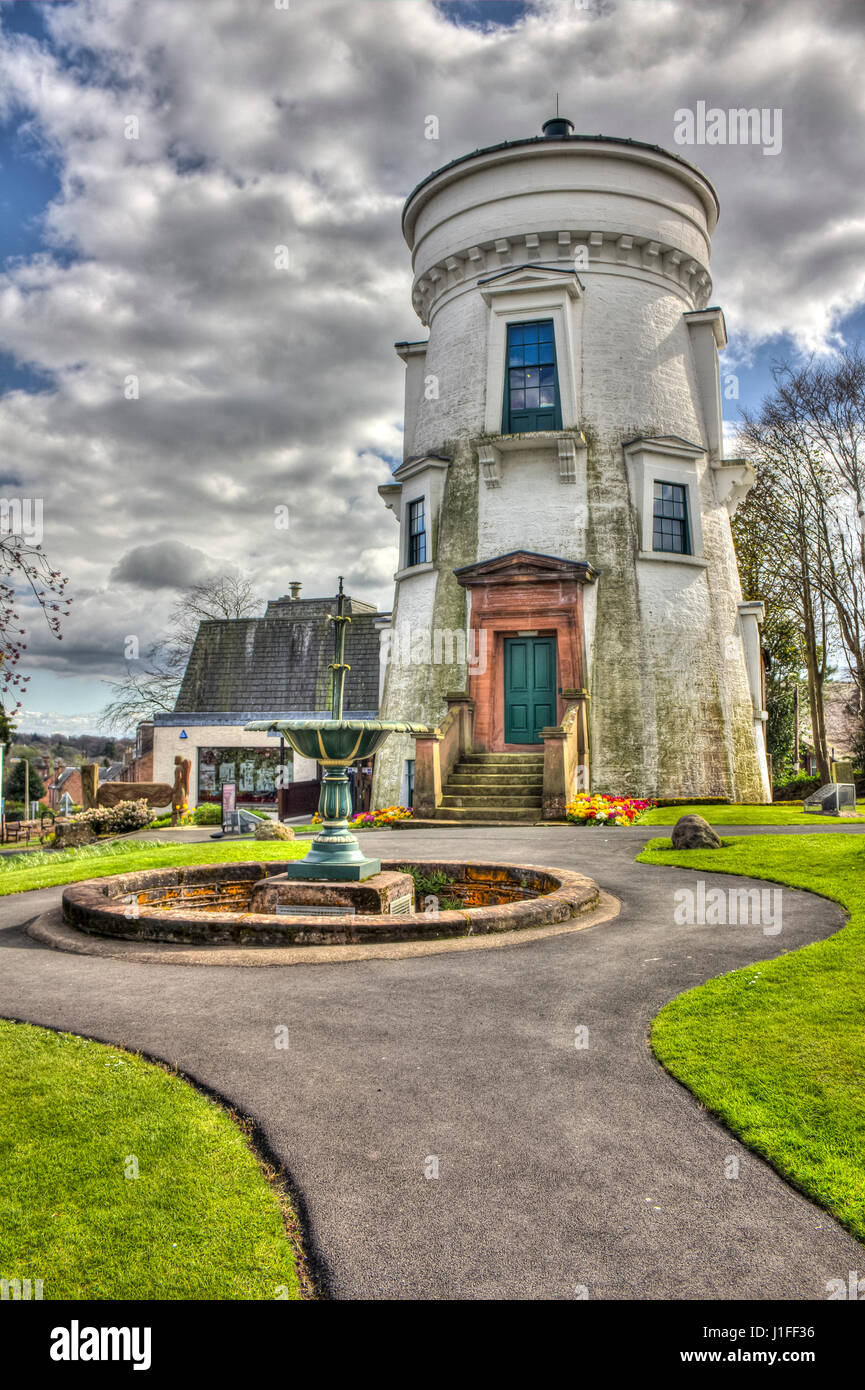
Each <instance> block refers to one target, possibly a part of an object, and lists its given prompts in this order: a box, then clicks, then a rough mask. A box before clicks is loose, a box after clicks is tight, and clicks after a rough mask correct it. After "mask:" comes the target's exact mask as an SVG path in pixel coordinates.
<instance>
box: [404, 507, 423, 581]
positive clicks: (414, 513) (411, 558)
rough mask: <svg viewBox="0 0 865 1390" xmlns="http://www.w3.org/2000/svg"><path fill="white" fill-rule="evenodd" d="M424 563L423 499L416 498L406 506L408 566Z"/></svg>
mask: <svg viewBox="0 0 865 1390" xmlns="http://www.w3.org/2000/svg"><path fill="white" fill-rule="evenodd" d="M425 563H426V516H425V512H424V499H423V498H422V497H418V498H416V500H415V501H414V502H409V504H408V565H409V568H410V567H411V566H412V565H423V564H425Z"/></svg>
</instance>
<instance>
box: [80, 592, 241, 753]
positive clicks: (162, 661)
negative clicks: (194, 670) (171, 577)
mask: <svg viewBox="0 0 865 1390" xmlns="http://www.w3.org/2000/svg"><path fill="white" fill-rule="evenodd" d="M258 607H259V604H258V599H257V597H256V594H255V590H254V589H253V586H252V584H251V582H250V581H249V580H248V579H246V578H245V577H244V576H243V575H240V574H227V575H223V576H222V577H220V578H218V579H212V580H207V581H206V582H205V583H203V584H193V585H192V587H191V588H189V589H186V590H184V592H183V593H182V594H181V595H180V596H179V597H178V599H177V600H176V602H175V603H174V605H173V607H172V609H171V613H170V615H169V628H168V631H167V632H166V633H165V635H164V636H163V637H160V638H158V639H157V641H156V642H154V643H153V644H152V646H150V647H149V648H148V650H147V653H146V655H145V657H144V660H143V661H141V662H127V665H126V674H125V676H123V677H122V679H121V680H119V681H106V682H105V684H106V685H107V686H108V687H109V689H110V690H111V691H112V692H113V693H112V698H111V699H110V700H109V702H108V703H107V704H106V705H105V707H104V709H103V710H102V711H101V713H100V716H99V723H100V727H102V728H104V729H113V730H117V731H118V732H127V731H128V730H130V729H132V728H134V727H135V725H136V724H139V723H140V722H141V721H142V720H143V719H152V718H153V716H154V714H158V713H161V712H167V711H168V710H172V709H174V705H175V701H176V700H177V693H178V691H179V689H180V685H181V682H182V680H183V673H184V671H185V670H186V663H187V662H188V660H189V654H190V652H191V651H192V646H193V643H194V642H195V638H196V635H197V633H198V625H199V623H201V622H204V621H206V620H207V619H208V618H248V617H252V616H253V615H254V614H255V613H256V611H257V610H258Z"/></svg>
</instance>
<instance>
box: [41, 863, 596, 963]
mask: <svg viewBox="0 0 865 1390" xmlns="http://www.w3.org/2000/svg"><path fill="white" fill-rule="evenodd" d="M293 862H294V861H291V860H289V861H279V860H265V861H260V860H244V861H238V862H235V863H228V864H197V865H186V866H184V865H177V866H171V867H167V868H162V869H145V870H141V871H139V872H137V873H125V874H113V875H111V876H106V877H105V878H100V879H88V880H84V881H82V882H79V883H75V884H70V885H68V886H67V887H66V888H65V889H64V891H63V898H62V902H63V918H64V921H65V922H66V924H67V925H68V926H72V927H75V928H76V929H77V930H79V931H82V932H85V933H87V934H89V935H98V936H109V937H116V938H119V939H122V940H139V941H141V940H150V941H159V940H163V941H172V940H173V941H181V942H190V943H192V942H199V943H200V942H202V941H212V942H213V944H221V943H223V942H224V941H225V940H227V939H233V940H236V941H237V943H238V944H239V945H242V944H250V945H251V944H255V943H256V942H258V941H260V942H266V941H267V938H276V939H275V940H274V942H273V944H276V945H280V944H283V943H284V944H285V945H299V944H322V942H325V943H327V941H328V938H330V937H332V938H333V939H334V944H338V940H337V938H340V937H345V936H346V935H347V936H348V937H349V938H350V939H352V940H375V939H378V940H385V939H386V938H387V937H390V938H392V939H395V940H406V941H409V940H412V939H418V938H435V937H438V938H441V937H460V936H468V935H473V934H476V933H481V934H484V933H489V932H501V931H515V930H521V929H524V928H525V929H530V928H531V927H533V926H545V925H549V924H551V923H559V922H564V921H568V920H570V919H571V918H574V917H578V916H580V915H582V914H583V913H584V912H587V911H588V910H590V909H591V908H593V907H595V906H596V905H597V902H598V899H599V889H598V885H597V884H596V883H595V882H594V881H593V880H592V879H590V878H588V877H587V876H585V875H583V874H579V873H576V872H574V871H573V870H570V869H559V868H550V867H549V866H547V865H541V864H502V863H501V862H499V861H485V860H471V861H457V862H454V861H444V860H437V859H430V860H426V859H425V860H417V859H411V858H408V857H406V858H402V859H399V860H388V861H386V862H384V863H383V864H382V868H383V869H386V870H391V871H396V870H399V869H402V868H404V867H408V866H411V867H420V868H424V869H431V868H439V869H441V870H443V871H445V872H455V871H466V870H469V871H471V870H475V871H478V872H479V873H480V874H484V872H485V871H496V872H499V873H501V872H504V873H506V874H507V875H509V876H510V882H514V876H516V875H519V874H520V873H529V874H539V875H543V876H544V877H545V878H546V879H548V880H550V881H551V886H550V888H549V889H548V890H547V891H541V892H539V893H538V894H537V895H536V896H534V897H530V898H523V899H520V900H518V901H516V902H507V903H501V904H496V905H480V906H477V907H464V908H460V909H453V908H448V909H443V910H441V911H439V913H438V914H437V916H436V917H434V918H433V917H431V916H430V915H429V914H426V913H422V912H414V913H406V914H401V915H399V916H396V915H384V914H381V915H379V914H372V913H370V914H363V915H358V916H348V915H346V916H342V915H339V916H337V915H334V916H332V917H327V918H319V917H311V916H310V915H308V914H303V913H299V914H298V915H294V914H292V915H288V914H279V915H274V914H270V913H251V912H245V911H239V912H232V911H213V912H211V913H208V912H207V908H206V907H204V908H195V907H194V906H191V905H190V903H189V902H188V901H187V902H186V903H184V902H183V900H178V902H177V906H176V907H170V908H165V907H163V908H159V909H158V910H155V911H152V912H148V910H147V904H146V903H143V904H141V908H140V910H139V911H138V913H137V915H130V913H129V904H130V900H131V899H132V898H133V896H134V895H137V894H138V893H140V892H144V891H146V890H147V889H148V888H154V889H155V888H171V887H182V886H183V885H184V884H186V885H188V886H194V885H196V884H200V885H204V886H206V885H207V884H208V883H217V884H218V883H221V882H222V883H232V882H233V883H237V882H243V881H252V882H258V881H263V880H265V879H266V878H271V877H275V876H276V875H277V874H279V873H281V872H282V871H283V870H284V869H285V868H286V867H287V866H288V865H290V864H291V863H293ZM256 869H258V870H259V871H260V872H259V873H257V874H256V873H254V872H253V871H254V870H256ZM220 870H223V871H227V872H224V873H223V875H222V876H221V877H220V876H219V872H218V871H220ZM462 881H463V882H466V881H468V882H471V881H472V880H471V879H467V880H466V879H463V880H462ZM479 881H481V882H483V881H484V880H483V879H480V880H479ZM304 938H308V940H304Z"/></svg>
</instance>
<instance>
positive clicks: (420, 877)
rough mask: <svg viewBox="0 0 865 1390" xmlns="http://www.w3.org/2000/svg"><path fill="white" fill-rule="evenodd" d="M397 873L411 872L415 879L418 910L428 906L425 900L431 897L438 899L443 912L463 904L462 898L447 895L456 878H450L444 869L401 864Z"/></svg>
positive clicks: (416, 906) (416, 909)
mask: <svg viewBox="0 0 865 1390" xmlns="http://www.w3.org/2000/svg"><path fill="white" fill-rule="evenodd" d="M397 873H400V874H411V876H412V878H413V880H414V893H415V911H416V912H419V911H421V909H422V908H423V907H426V903H425V901H424V900H425V899H426V898H429V897H433V898H436V899H437V900H438V906H439V907H440V908H441V910H442V911H443V912H448V911H451V910H453V909H458V908H461V907H462V906H463V903H462V899H461V898H453V897H448V896H447V890H448V889H449V888H450V889H453V887H454V884H455V880H454V879H453V878H450V877H449V876H448V875H447V874H446V873H445V872H444V870H443V869H425V868H424V867H423V866H422V865H420V864H401V865H400V867H399V868H398V869H397Z"/></svg>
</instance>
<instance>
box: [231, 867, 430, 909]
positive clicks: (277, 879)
mask: <svg viewBox="0 0 865 1390" xmlns="http://www.w3.org/2000/svg"><path fill="white" fill-rule="evenodd" d="M292 908H294V909H296V912H297V915H298V916H301V917H302V916H304V915H306V916H309V915H310V908H315V909H316V910H317V911H318V912H320V914H321V915H322V916H326V915H329V914H332V915H336V916H338V915H345V914H354V913H362V914H363V915H365V916H366V915H369V914H370V913H373V914H375V915H377V916H388V917H390V916H398V915H401V914H404V913H409V912H413V911H414V879H413V878H412V876H411V874H402V873H399V872H398V871H394V870H390V871H389V872H386V873H377V874H374V875H373V876H372V878H367V879H364V881H363V883H334V882H333V881H332V880H328V879H319V880H318V881H317V882H308V883H304V882H298V881H297V880H296V879H294V878H292V877H291V875H290V874H289V873H281V874H273V875H272V876H271V877H269V878H266V879H263V880H262V881H261V882H260V883H256V885H255V887H254V888H253V890H252V896H251V897H250V901H249V911H250V912H273V913H278V914H279V915H280V916H293V915H294V913H293V912H292Z"/></svg>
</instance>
